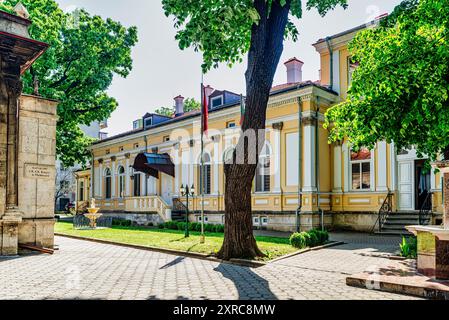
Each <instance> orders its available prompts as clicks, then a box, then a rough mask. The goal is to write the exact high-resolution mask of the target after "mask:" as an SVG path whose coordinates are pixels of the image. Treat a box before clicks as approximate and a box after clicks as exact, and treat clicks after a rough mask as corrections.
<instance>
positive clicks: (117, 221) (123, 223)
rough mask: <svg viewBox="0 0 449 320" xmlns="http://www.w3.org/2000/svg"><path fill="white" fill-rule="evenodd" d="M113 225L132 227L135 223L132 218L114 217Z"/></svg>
mask: <svg viewBox="0 0 449 320" xmlns="http://www.w3.org/2000/svg"><path fill="white" fill-rule="evenodd" d="M112 225H113V226H120V227H131V226H132V225H133V222H132V221H131V220H125V219H116V218H114V219H112Z"/></svg>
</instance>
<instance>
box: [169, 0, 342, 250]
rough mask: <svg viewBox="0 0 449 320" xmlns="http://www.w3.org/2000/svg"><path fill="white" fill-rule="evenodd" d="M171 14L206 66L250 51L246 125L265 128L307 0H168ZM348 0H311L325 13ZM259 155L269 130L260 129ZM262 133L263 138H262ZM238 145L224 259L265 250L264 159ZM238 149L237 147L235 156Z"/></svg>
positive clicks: (182, 39) (229, 173) (184, 42)
mask: <svg viewBox="0 0 449 320" xmlns="http://www.w3.org/2000/svg"><path fill="white" fill-rule="evenodd" d="M162 5H163V8H164V10H165V13H166V15H167V16H173V17H174V20H175V27H176V28H177V29H178V32H177V35H176V39H177V40H178V41H179V47H180V48H181V49H186V48H188V47H193V48H194V50H196V51H201V52H202V53H203V65H202V68H203V72H207V71H208V70H210V69H211V68H216V67H218V65H219V63H222V62H224V63H227V64H228V65H229V66H232V65H233V64H235V63H238V62H241V61H242V60H243V56H244V55H245V54H247V57H248V67H247V71H246V76H245V77H246V109H245V116H244V121H243V124H242V130H243V131H244V132H245V131H247V130H254V131H256V132H259V130H265V121H266V110H267V104H268V98H269V94H270V90H271V87H272V85H273V78H274V74H275V72H276V69H277V66H278V64H279V60H280V58H281V54H282V52H283V43H284V41H285V39H286V38H288V37H290V38H292V39H293V40H297V38H298V30H297V28H296V25H295V24H294V22H293V18H301V17H302V13H303V4H302V1H301V0H203V1H185V0H162ZM337 5H341V6H343V7H346V6H347V3H346V0H308V1H307V2H306V4H305V7H306V8H307V9H309V10H310V9H312V8H316V9H318V12H319V13H320V14H321V15H324V14H326V12H327V11H329V10H331V9H333V8H335V7H336V6H337ZM257 136H258V141H257V143H256V144H257V148H256V149H257V151H256V152H257V155H258V154H259V153H260V152H261V151H262V146H263V145H264V142H265V141H262V140H263V139H264V138H263V137H262V136H264V135H257ZM259 137H260V138H259ZM237 149H239V150H244V159H243V164H236V163H235V161H234V164H229V165H226V166H225V175H226V190H225V208H226V209H225V210H226V213H225V219H226V227H225V236H224V242H223V247H222V248H221V250H220V251H219V253H218V256H219V257H221V258H223V259H231V258H242V257H246V258H254V257H256V256H263V253H262V252H261V251H260V250H259V248H258V247H257V244H256V240H255V239H254V236H253V230H252V208H251V188H252V182H253V179H254V175H255V172H256V168H257V163H250V161H248V159H258V156H257V155H253V154H251V153H252V152H254V151H253V149H254V148H248V147H247V139H245V138H244V137H243V136H241V137H240V139H239V142H238V145H237ZM235 158H236V153H235V152H234V159H235Z"/></svg>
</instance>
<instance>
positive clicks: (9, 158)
mask: <svg viewBox="0 0 449 320" xmlns="http://www.w3.org/2000/svg"><path fill="white" fill-rule="evenodd" d="M16 8H17V10H16V13H17V15H13V14H9V13H6V12H3V11H0V255H3V256H11V255H17V254H18V250H19V244H26V245H34V246H40V247H46V248H52V247H53V244H54V241H53V239H54V230H53V229H54V180H55V145H56V144H55V142H56V140H55V137H56V121H57V116H56V106H57V102H56V101H51V100H47V99H43V98H41V97H38V96H30V95H22V87H23V85H22V80H21V76H22V74H23V73H24V72H25V71H26V70H28V68H30V67H31V65H32V64H33V63H34V61H36V59H38V58H39V57H40V56H41V55H42V54H43V53H44V52H45V50H46V49H47V47H48V45H47V44H46V43H43V42H39V41H36V40H33V39H31V38H30V35H29V33H28V28H29V27H30V25H31V21H30V20H28V18H27V16H28V13H27V12H26V9H25V8H24V7H23V6H19V7H16Z"/></svg>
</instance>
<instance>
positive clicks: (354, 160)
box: [77, 25, 442, 233]
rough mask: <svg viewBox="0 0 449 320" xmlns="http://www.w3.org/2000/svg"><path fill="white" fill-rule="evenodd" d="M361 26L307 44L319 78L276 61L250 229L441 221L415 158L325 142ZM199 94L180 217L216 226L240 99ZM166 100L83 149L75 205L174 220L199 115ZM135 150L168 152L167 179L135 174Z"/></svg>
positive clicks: (432, 185) (436, 197) (389, 149)
mask: <svg viewBox="0 0 449 320" xmlns="http://www.w3.org/2000/svg"><path fill="white" fill-rule="evenodd" d="M365 27H366V25H364V26H361V27H358V28H354V29H352V30H349V31H347V32H343V33H341V34H337V35H334V36H331V37H327V38H325V39H321V40H319V41H318V42H317V43H315V44H314V47H315V48H316V50H317V52H318V53H319V55H320V59H321V71H320V73H321V77H320V78H321V79H320V81H318V82H312V81H303V79H302V71H301V68H302V66H303V62H301V61H300V60H298V59H296V58H293V59H290V60H289V61H287V62H286V63H285V65H286V68H287V83H286V84H282V85H279V86H276V87H274V88H273V89H272V92H271V96H270V99H269V103H268V109H267V120H266V126H267V130H266V133H265V134H266V144H265V146H264V148H263V150H262V153H261V155H260V161H259V163H260V164H259V168H258V170H257V174H256V177H255V180H254V187H253V200H252V201H253V203H252V204H253V211H254V225H255V227H260V228H266V229H271V230H288V231H293V230H295V229H296V228H298V227H300V228H301V229H310V228H312V227H317V226H320V225H321V224H324V225H326V226H328V227H333V228H342V229H353V230H361V231H372V230H374V228H376V230H377V228H379V219H380V221H381V223H380V224H381V226H382V227H383V229H384V231H385V232H389V231H390V232H393V233H395V232H397V231H398V229H401V228H402V227H398V226H397V224H399V223H396V221H403V220H404V219H415V220H416V219H418V217H419V213H420V212H421V215H422V216H424V214H425V217H427V215H428V214H429V213H430V212H431V211H432V212H433V214H432V215H431V216H432V218H433V219H437V220H438V219H439V218H440V216H439V215H438V213H441V212H442V205H441V203H442V202H441V179H440V176H439V175H438V174H434V173H433V172H432V173H431V172H429V173H427V174H423V161H422V160H420V159H418V157H417V155H416V152H415V151H414V150H413V149H411V150H396V148H395V146H394V145H393V144H387V143H386V142H379V143H377V145H376V148H375V149H374V150H361V151H360V152H359V153H354V152H352V151H351V149H350V146H349V145H348V144H347V143H346V142H343V143H336V144H332V145H329V144H328V132H327V131H326V130H325V129H324V128H323V121H324V114H325V112H326V110H327V109H328V108H329V107H331V106H332V105H334V104H336V103H338V102H340V101H341V100H342V99H344V98H345V96H346V92H347V89H348V87H349V85H350V81H351V72H352V70H353V66H351V64H350V59H349V53H348V49H347V45H348V43H349V41H350V40H351V39H352V38H353V37H354V35H355V34H356V33H357V32H358V31H359V30H361V29H363V28H365ZM207 95H208V97H209V107H210V111H209V112H210V115H209V128H210V130H209V135H208V138H207V139H206V143H205V152H204V156H203V157H204V158H203V159H204V163H205V169H204V170H205V174H204V191H205V192H204V193H205V195H204V198H202V197H200V196H198V195H195V196H194V197H193V198H190V199H189V207H190V210H191V211H190V212H191V214H190V217H189V218H190V220H191V221H199V219H200V218H201V216H200V214H199V213H200V211H201V208H202V207H203V206H204V211H205V222H208V223H224V199H223V193H224V183H225V179H224V174H223V165H224V163H225V162H226V161H229V159H230V158H229V157H230V155H231V154H232V151H233V149H234V148H235V146H236V144H237V140H238V137H239V134H240V128H239V120H240V96H239V95H236V94H234V93H232V92H228V91H220V90H213V89H212V88H211V87H208V88H207ZM175 103H176V115H174V116H173V117H161V116H159V115H155V114H146V115H145V116H144V117H143V118H142V119H139V120H138V121H136V122H135V123H134V129H133V130H132V131H129V132H125V133H123V134H120V135H117V136H114V137H111V138H108V139H105V140H101V141H98V142H96V143H94V144H93V145H92V147H91V151H92V157H93V160H92V163H93V165H92V166H91V168H90V169H89V170H88V171H84V172H78V173H77V177H78V179H77V185H78V200H79V201H78V208H84V207H86V205H87V201H88V200H89V199H90V198H92V197H94V198H95V199H96V200H97V205H98V206H99V207H100V208H101V210H102V212H104V213H108V214H110V215H113V216H116V217H122V218H126V219H131V220H133V221H136V222H137V223H142V224H148V223H153V224H157V223H160V222H163V221H166V220H170V219H172V218H174V216H175V215H176V214H177V213H176V212H177V211H179V209H180V206H181V207H183V206H184V205H186V204H187V203H186V199H185V198H184V197H182V196H181V195H180V189H181V186H191V185H193V187H194V188H195V190H199V189H200V188H199V185H200V170H199V163H200V159H201V148H200V145H201V144H200V127H201V114H200V112H199V111H198V112H190V113H183V98H182V97H181V96H178V97H176V98H175ZM245 134H247V133H245ZM143 153H147V154H153V155H165V154H168V155H169V156H170V158H169V159H170V160H171V162H172V165H173V174H172V175H169V174H166V173H164V172H163V170H162V171H161V170H157V168H156V169H154V166H153V171H154V172H155V173H153V174H152V175H151V174H148V172H147V173H142V172H139V171H136V170H134V168H133V166H134V165H135V159H136V157H137V156H138V155H142V154H143ZM173 176H174V177H173ZM427 206H429V208H427ZM381 209H382V210H381ZM379 212H380V213H381V214H379ZM172 215H173V216H172ZM379 217H380V218H379ZM395 218H396V220H395ZM390 220H391V221H390ZM434 222H436V223H438V221H434ZM412 224H416V222H414V223H412ZM399 231H401V230H399Z"/></svg>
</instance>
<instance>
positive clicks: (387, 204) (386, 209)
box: [371, 191, 393, 232]
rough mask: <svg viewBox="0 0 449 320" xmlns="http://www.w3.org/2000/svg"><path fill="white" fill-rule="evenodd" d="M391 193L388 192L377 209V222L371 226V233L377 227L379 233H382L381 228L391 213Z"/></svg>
mask: <svg viewBox="0 0 449 320" xmlns="http://www.w3.org/2000/svg"><path fill="white" fill-rule="evenodd" d="M392 198H393V193H392V192H391V191H388V194H387V196H386V198H385V200H384V202H383V203H382V206H381V207H380V209H379V213H378V217H377V221H376V223H375V224H374V226H373V229H372V230H371V232H374V230H375V229H376V226H377V225H378V227H379V232H382V228H383V226H384V224H385V222H386V221H387V218H388V216H389V215H390V214H391V213H392V212H393V199H392Z"/></svg>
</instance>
